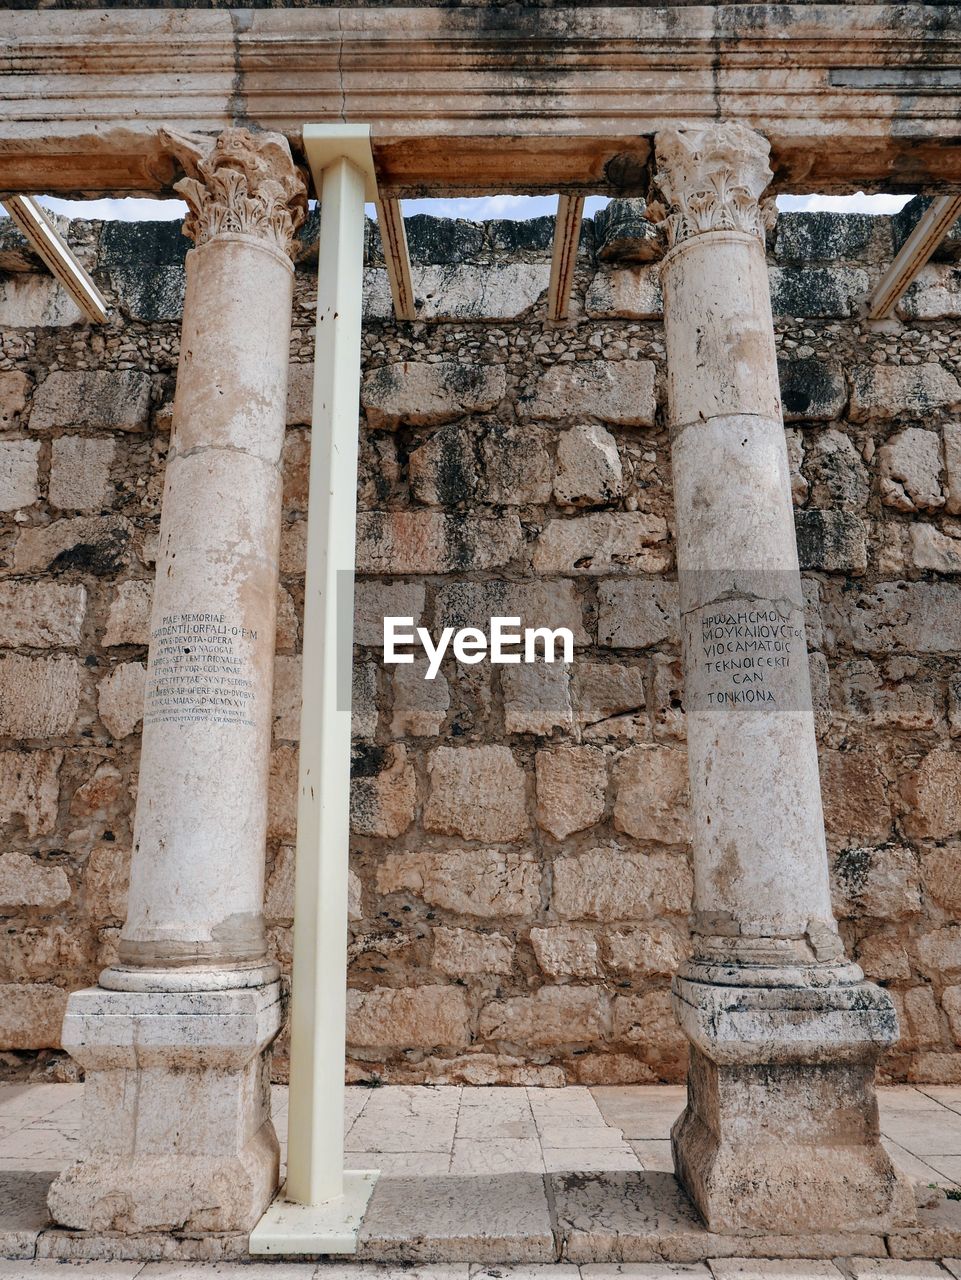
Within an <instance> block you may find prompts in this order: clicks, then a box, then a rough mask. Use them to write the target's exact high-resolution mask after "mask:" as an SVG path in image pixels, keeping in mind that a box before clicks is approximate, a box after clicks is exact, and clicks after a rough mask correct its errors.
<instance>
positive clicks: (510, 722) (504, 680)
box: [501, 662, 574, 735]
mask: <svg viewBox="0 0 961 1280" xmlns="http://www.w3.org/2000/svg"><path fill="white" fill-rule="evenodd" d="M501 690H502V692H503V697H504V728H505V730H506V732H507V733H536V734H540V735H548V734H550V733H552V732H553V731H554V729H556V728H569V727H570V726H571V724H572V723H573V720H574V712H573V708H572V707H571V695H570V669H569V668H568V667H567V666H565V664H564V663H562V662H552V663H546V662H538V663H531V664H527V663H522V664H520V665H519V666H505V667H504V668H503V669H502V670H501Z"/></svg>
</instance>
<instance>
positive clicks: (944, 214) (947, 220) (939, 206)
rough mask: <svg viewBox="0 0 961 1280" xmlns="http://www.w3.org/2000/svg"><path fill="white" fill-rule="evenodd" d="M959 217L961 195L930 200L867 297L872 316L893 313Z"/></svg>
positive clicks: (960, 213) (869, 313) (870, 316)
mask: <svg viewBox="0 0 961 1280" xmlns="http://www.w3.org/2000/svg"><path fill="white" fill-rule="evenodd" d="M959 217H961V196H937V197H936V198H935V199H934V200H932V201H931V203H930V204H929V205H928V207H927V209H925V211H924V213H922V214H921V217H920V218H919V219H918V221H917V224H916V226H915V227H914V229H913V231H912V232H911V234H910V235H909V236H908V238H907V240H905V242H904V244H903V245H902V246H901V248H900V249H899V250H898V252H897V254H896V255H895V257H894V260H893V261H892V263H891V265H890V266H889V267H888V268H887V270H886V271H885V272H884V275H882V277H881V279H880V280H879V281H878V283H877V284H876V285H875V287H874V289H873V291H872V292H871V294H870V296H869V297H868V303H867V316H868V319H869V320H884V319H885V318H886V317H887V316H889V315H890V314H891V312H892V311H893V310H894V308H895V307H896V306H897V304H898V302H899V300H900V299H901V298H902V297H903V295H904V293H905V291H906V290H907V289H908V287H909V285H910V284H911V283H912V281H913V280H915V279H916V277H917V275H918V272H919V271H920V270H921V268H922V267H923V266H924V264H925V263H926V262H927V261H928V259H929V258H930V257H931V255H932V253H934V251H935V249H936V248H937V247H938V245H939V244H940V243H941V241H942V240H943V239H944V237H945V236H946V235H947V233H948V232H949V231H950V230H951V227H952V226H953V225H954V223H955V222H956V221H957V220H958V218H959Z"/></svg>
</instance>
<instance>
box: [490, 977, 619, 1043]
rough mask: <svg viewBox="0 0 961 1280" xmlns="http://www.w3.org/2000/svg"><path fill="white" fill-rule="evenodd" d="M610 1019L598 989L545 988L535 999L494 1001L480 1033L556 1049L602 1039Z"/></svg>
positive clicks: (518, 998)
mask: <svg viewBox="0 0 961 1280" xmlns="http://www.w3.org/2000/svg"><path fill="white" fill-rule="evenodd" d="M608 1016H609V1015H608V1002H607V997H606V996H605V995H604V993H603V992H602V991H599V990H597V989H595V988H594V987H541V989H540V990H539V991H536V992H535V993H534V994H533V995H532V996H515V997H514V998H513V999H509V1000H492V1001H491V1002H490V1004H487V1005H485V1006H484V1008H483V1009H482V1010H481V1013H480V1019H479V1021H478V1024H477V1032H478V1035H480V1036H481V1037H482V1038H483V1039H485V1040H497V1041H500V1042H501V1043H507V1044H518V1045H530V1046H531V1047H532V1048H535V1049H544V1048H551V1049H556V1048H558V1047H560V1046H561V1045H576V1044H591V1043H594V1042H595V1041H597V1040H599V1039H600V1038H601V1037H602V1036H603V1035H604V1032H605V1031H606V1029H607V1022H608Z"/></svg>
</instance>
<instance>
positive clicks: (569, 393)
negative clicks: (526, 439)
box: [519, 360, 657, 427]
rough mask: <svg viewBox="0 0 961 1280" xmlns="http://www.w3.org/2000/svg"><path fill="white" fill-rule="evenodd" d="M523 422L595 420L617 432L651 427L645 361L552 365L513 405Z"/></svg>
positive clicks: (649, 372)
mask: <svg viewBox="0 0 961 1280" xmlns="http://www.w3.org/2000/svg"><path fill="white" fill-rule="evenodd" d="M519 410H520V412H521V413H522V414H523V415H524V416H525V417H527V418H540V419H542V420H543V421H545V422H559V421H561V420H563V419H565V418H574V419H584V418H597V419H598V420H599V421H601V422H607V423H613V424H616V425H619V426H623V427H652V426H653V425H654V417H655V413H656V411H657V403H656V401H655V397H654V365H653V363H652V362H651V361H650V360H616V361H615V360H582V361H574V362H570V363H565V364H555V365H552V366H551V367H550V368H549V369H547V370H546V371H545V372H544V373H542V374H541V376H540V378H539V380H538V382H537V386H536V389H535V390H534V392H533V394H532V395H530V396H528V397H523V398H522V399H521V400H520V402H519Z"/></svg>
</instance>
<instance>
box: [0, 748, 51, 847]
mask: <svg viewBox="0 0 961 1280" xmlns="http://www.w3.org/2000/svg"><path fill="white" fill-rule="evenodd" d="M62 762H63V752H62V751H0V822H3V823H8V822H12V821H13V820H14V819H15V818H19V819H20V820H21V821H22V822H23V825H24V828H25V830H26V832H27V835H29V836H31V837H33V836H38V835H46V834H48V833H49V832H51V831H53V830H54V827H55V824H56V821H57V801H58V798H59V795H60V782H59V774H60V765H61V763H62Z"/></svg>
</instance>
